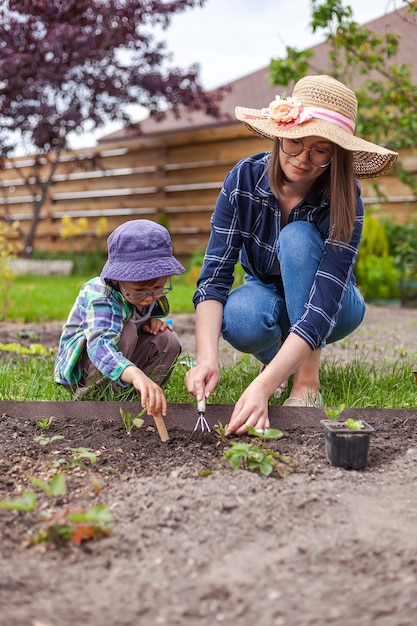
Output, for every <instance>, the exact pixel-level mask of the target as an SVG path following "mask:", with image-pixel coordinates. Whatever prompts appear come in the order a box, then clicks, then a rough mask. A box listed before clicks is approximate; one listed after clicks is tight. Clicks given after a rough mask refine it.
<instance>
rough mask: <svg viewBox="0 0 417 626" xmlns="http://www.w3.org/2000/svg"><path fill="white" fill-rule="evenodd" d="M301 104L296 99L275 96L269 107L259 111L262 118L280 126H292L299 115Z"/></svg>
mask: <svg viewBox="0 0 417 626" xmlns="http://www.w3.org/2000/svg"><path fill="white" fill-rule="evenodd" d="M300 108H301V102H300V101H299V100H297V99H296V98H292V97H287V98H281V96H275V100H273V101H272V102H271V103H270V104H269V107H267V108H264V109H262V110H261V113H262V115H263V116H264V117H266V118H268V119H270V120H274V121H275V122H279V123H280V124H293V123H294V121H295V120H296V119H297V118H298V116H299V114H300Z"/></svg>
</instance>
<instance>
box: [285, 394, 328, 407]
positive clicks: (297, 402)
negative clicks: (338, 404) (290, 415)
mask: <svg viewBox="0 0 417 626" xmlns="http://www.w3.org/2000/svg"><path fill="white" fill-rule="evenodd" d="M282 406H316V407H322V406H324V405H323V398H322V395H321V393H320V391H318V392H317V393H316V398H315V400H313V399H312V398H308V399H307V400H303V399H302V398H296V397H295V396H290V397H289V398H287V399H286V400H285V401H284V402H283V404H282Z"/></svg>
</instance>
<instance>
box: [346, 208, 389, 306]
mask: <svg viewBox="0 0 417 626" xmlns="http://www.w3.org/2000/svg"><path fill="white" fill-rule="evenodd" d="M355 276H356V280H357V283H358V286H359V288H360V290H361V292H362V295H363V297H364V298H365V300H366V301H372V300H391V299H394V298H398V296H399V287H398V282H399V272H398V270H397V268H396V266H395V262H394V258H393V257H392V256H391V254H390V246H389V241H388V236H387V233H386V231H385V228H384V226H383V225H382V224H381V223H380V222H379V221H378V220H377V219H376V218H374V217H373V216H372V215H369V214H368V215H366V216H365V223H364V228H363V237H362V241H361V244H360V247H359V254H358V260H357V263H356V268H355Z"/></svg>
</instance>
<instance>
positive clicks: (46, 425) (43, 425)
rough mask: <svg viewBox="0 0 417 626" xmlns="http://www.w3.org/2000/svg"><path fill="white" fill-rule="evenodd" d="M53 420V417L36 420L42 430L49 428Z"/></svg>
mask: <svg viewBox="0 0 417 626" xmlns="http://www.w3.org/2000/svg"><path fill="white" fill-rule="evenodd" d="M53 421H54V418H53V417H43V418H42V419H40V420H36V426H39V428H40V429H41V430H49V428H50V427H51V425H52V422H53Z"/></svg>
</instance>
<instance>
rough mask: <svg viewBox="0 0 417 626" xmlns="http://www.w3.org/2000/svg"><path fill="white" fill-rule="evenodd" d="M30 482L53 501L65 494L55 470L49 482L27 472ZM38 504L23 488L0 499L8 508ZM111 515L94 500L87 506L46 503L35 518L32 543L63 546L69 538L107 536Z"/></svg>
mask: <svg viewBox="0 0 417 626" xmlns="http://www.w3.org/2000/svg"><path fill="white" fill-rule="evenodd" d="M28 479H29V480H30V482H31V483H32V484H33V485H34V486H35V487H37V488H38V489H41V490H42V491H43V492H44V493H45V494H47V495H48V496H50V497H51V498H53V499H54V501H55V502H56V498H58V497H59V496H65V494H66V493H67V485H66V480H65V476H64V475H63V474H56V475H55V476H53V477H52V478H51V480H50V481H49V482H47V481H44V480H41V479H40V478H38V477H37V476H28ZM37 506H38V499H37V497H36V494H35V492H34V491H24V492H23V494H22V495H21V496H19V497H18V498H15V499H14V500H10V499H6V500H0V509H5V510H9V511H24V512H28V513H30V512H32V511H35V509H36V508H37ZM111 519H112V515H111V513H110V512H109V510H108V507H107V506H106V505H105V504H96V505H93V506H91V507H89V508H88V509H85V508H70V507H67V506H58V507H55V508H54V507H53V506H52V507H48V512H47V513H46V514H44V515H43V516H42V517H41V518H40V519H37V520H35V521H34V525H35V526H37V527H38V532H36V534H34V537H33V540H32V541H33V543H39V542H45V543H49V544H54V545H56V546H62V545H64V544H65V543H68V542H72V543H75V544H80V543H82V542H83V541H88V540H90V539H94V538H98V537H108V536H110V535H111V534H112V530H111V529H110V528H109V527H108V526H107V524H108V522H110V521H111Z"/></svg>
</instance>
